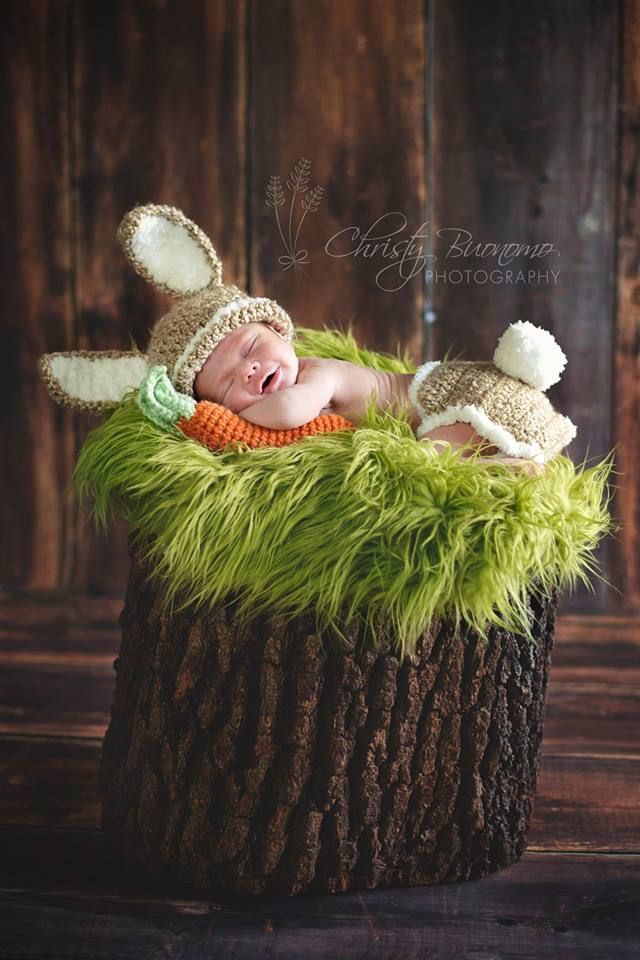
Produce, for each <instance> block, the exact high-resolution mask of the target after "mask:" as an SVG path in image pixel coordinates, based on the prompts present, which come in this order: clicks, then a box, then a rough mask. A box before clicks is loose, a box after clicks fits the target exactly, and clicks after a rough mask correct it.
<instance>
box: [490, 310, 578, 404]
mask: <svg viewBox="0 0 640 960" xmlns="http://www.w3.org/2000/svg"><path fill="white" fill-rule="evenodd" d="M493 362H494V363H495V365H496V367H498V369H499V370H502V372H503V373H506V374H507V375H508V376H510V377H516V378H517V379H518V380H523V381H524V382H525V383H528V384H529V385H530V386H532V387H536V389H538V390H548V389H549V387H550V386H551V385H552V384H554V383H557V382H558V380H559V379H560V377H561V376H562V371H563V370H564V368H565V366H566V364H567V358H566V356H565V355H564V353H563V351H562V349H561V348H560V346H559V344H558V342H557V340H556V339H555V337H554V336H553V334H552V333H549V331H548V330H543V329H542V327H536V326H534V324H533V323H529V322H528V321H527V320H520V321H518V323H512V324H511V326H510V327H507V329H506V330H505V332H504V333H503V334H502V336H501V337H500V340H499V342H498V346H497V347H496V349H495V353H494V354H493Z"/></svg>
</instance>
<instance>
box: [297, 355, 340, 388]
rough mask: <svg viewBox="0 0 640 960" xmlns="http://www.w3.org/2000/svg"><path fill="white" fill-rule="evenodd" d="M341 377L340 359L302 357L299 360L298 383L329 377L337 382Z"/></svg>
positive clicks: (333, 381)
mask: <svg viewBox="0 0 640 960" xmlns="http://www.w3.org/2000/svg"><path fill="white" fill-rule="evenodd" d="M341 377H342V370H341V368H340V361H339V360H330V359H326V358H325V357H301V358H300V359H299V361H298V383H312V382H314V381H318V380H328V379H330V380H331V382H332V383H336V382H339V380H340V379H341Z"/></svg>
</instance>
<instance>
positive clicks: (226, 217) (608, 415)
mask: <svg viewBox="0 0 640 960" xmlns="http://www.w3.org/2000/svg"><path fill="white" fill-rule="evenodd" d="M639 30H640V24H639V6H638V2H637V0H627V2H611V0H584V2H582V3H581V4H578V5H576V4H574V3H571V2H568V0H567V2H559V0H542V2H541V3H538V4H537V5H536V6H535V8H532V7H531V6H530V5H528V4H521V3H516V4H513V3H507V2H506V0H505V2H496V3H492V4H475V3H472V2H471V0H447V2H444V0H431V2H429V3H426V4H425V3H424V2H418V0H406V2H404V3H403V4H401V5H397V4H394V3H392V2H391V0H368V2H364V0H344V2H331V0H320V2H315V3H306V2H303V0H289V2H285V0H275V2H266V0H253V2H251V0H238V2H233V0H227V2H224V0H182V2H180V3H178V2H177V0H123V2H119V3H117V4H111V3H85V2H82V0H57V2H46V0H26V2H25V0H23V2H20V3H18V2H7V3H5V4H3V5H2V6H1V8H0V36H2V38H3V40H2V43H3V54H2V65H1V70H2V94H1V96H2V101H1V102H2V107H1V109H2V129H3V133H4V137H3V150H2V159H1V160H0V163H1V164H2V167H1V168H0V185H1V187H2V191H3V197H4V200H3V215H2V218H0V231H1V237H2V258H3V275H4V285H3V286H4V311H3V335H4V341H3V349H2V351H1V352H0V357H1V361H0V362H1V363H2V375H1V382H2V385H3V391H4V402H3V405H2V425H3V426H2V429H3V434H4V436H3V450H4V452H5V458H4V470H3V483H4V484H5V491H4V496H3V497H2V501H1V502H2V529H3V534H4V549H3V551H2V565H3V567H2V573H1V574H0V577H1V581H2V584H3V586H4V588H5V590H6V591H9V592H11V591H15V590H20V591H25V590H26V591H43V590H45V591H50V590H53V591H64V592H69V593H74V594H80V595H103V596H120V595H121V594H122V591H123V588H124V583H125V579H126V575H127V557H126V550H125V539H126V531H125V530H124V527H123V526H122V524H118V525H116V527H115V528H114V529H113V531H112V532H111V534H110V535H109V536H108V537H106V538H104V537H99V536H97V535H96V533H95V532H94V530H93V526H92V522H91V520H90V518H89V515H88V512H87V511H86V510H85V509H83V508H81V507H80V505H79V504H78V502H77V499H76V497H75V494H74V493H73V491H71V490H69V489H68V484H69V479H70V475H71V470H72V466H73V463H74V459H75V457H76V454H77V451H78V448H79V446H80V445H81V443H82V441H83V438H84V437H85V436H86V433H87V431H88V429H89V428H90V426H91V425H92V421H91V419H90V418H88V417H86V416H84V415H83V416H79V415H76V414H72V413H70V412H68V411H65V410H62V409H59V408H57V407H56V406H55V405H54V404H53V403H52V402H51V401H50V400H49V399H48V397H47V395H46V392H45V389H44V387H43V386H42V385H41V384H40V383H39V380H38V376H37V371H36V359H37V357H38V355H39V354H41V353H42V352H45V351H51V350H65V349H74V348H88V349H105V348H120V347H123V348H126V347H127V346H128V344H129V339H130V336H132V337H133V338H134V339H135V341H136V342H137V343H138V344H139V345H140V346H144V345H145V344H146V340H147V335H148V330H149V328H150V326H151V325H152V324H153V322H154V320H155V319H156V318H157V317H158V316H159V315H160V314H161V313H162V311H163V310H164V309H165V308H166V306H167V301H166V300H164V299H163V298H162V297H161V296H160V295H157V294H155V293H153V291H151V290H150V289H149V288H148V287H147V286H146V285H145V284H144V282H143V281H141V280H140V279H138V278H137V277H136V276H134V275H133V274H132V273H131V272H130V271H129V270H128V268H127V267H126V264H125V262H124V259H123V257H122V255H121V253H120V250H119V248H118V246H117V244H116V241H115V231H116V227H117V224H118V222H119V220H120V218H121V216H122V215H123V213H124V212H125V211H126V210H127V209H129V208H130V207H131V206H132V205H134V204H135V203H138V202H149V201H155V202H160V203H169V204H173V205H176V206H178V207H181V208H182V209H183V210H184V211H185V212H186V213H187V214H188V215H189V216H191V217H192V218H193V219H195V220H196V221H197V222H198V223H199V224H200V225H201V226H202V227H203V228H204V230H205V231H206V232H207V233H208V234H209V236H210V237H211V238H212V240H213V242H214V245H215V246H216V248H217V249H218V251H219V253H220V254H221V257H222V259H223V263H224V269H225V277H226V279H228V280H231V281H234V282H236V283H238V284H240V285H241V286H243V287H244V288H245V289H248V290H250V291H251V292H252V293H254V294H258V295H269V296H273V297H275V298H276V299H277V300H279V301H280V302H282V304H283V305H284V306H285V307H286V308H287V309H288V310H289V311H290V312H291V314H292V316H293V317H294V319H295V320H296V321H297V322H299V323H301V324H305V325H309V326H322V325H323V324H325V323H326V324H329V325H341V326H344V325H346V324H348V323H352V324H353V327H354V330H355V332H356V334H357V335H358V337H359V339H360V340H361V341H362V342H363V343H366V344H367V345H368V346H370V347H373V348H379V349H391V350H393V349H395V348H396V346H397V345H398V344H400V345H401V346H402V347H403V348H404V349H406V350H408V351H409V352H410V353H411V355H412V356H413V358H414V359H415V360H416V361H421V360H424V359H426V358H429V357H438V356H441V355H442V354H443V352H444V351H445V350H447V349H450V350H452V351H453V352H454V353H462V354H463V355H464V356H465V357H466V358H469V359H473V358H477V359H486V358H488V357H490V356H491V353H492V351H493V348H494V346H495V343H496V341H497V338H498V336H499V335H500V333H501V332H502V330H503V329H504V327H505V326H506V324H507V323H509V322H512V321H514V320H517V319H527V320H531V321H532V322H534V323H538V324H541V325H543V326H545V327H547V328H549V329H550V330H552V331H553V332H554V333H555V334H556V335H557V337H558V339H559V340H560V342H561V343H562V346H563V347H564V349H565V351H566V352H567V354H568V356H569V365H568V368H567V370H566V372H565V375H564V377H563V379H562V382H561V383H560V384H559V385H558V386H556V387H555V388H552V391H551V394H550V395H551V397H552V399H553V400H554V402H555V403H556V404H557V405H558V406H559V407H560V408H561V409H562V410H563V411H565V412H566V413H568V414H569V416H571V417H572V418H573V419H574V420H575V421H576V423H577V424H578V427H579V434H578V439H577V440H576V441H575V442H574V444H573V445H572V447H571V450H570V452H571V454H572V456H573V457H574V459H576V460H580V459H582V458H583V457H584V456H585V455H586V456H588V457H593V458H599V457H601V456H603V455H604V454H606V453H607V452H608V451H609V450H611V449H612V448H613V447H614V446H615V445H618V449H617V465H618V471H619V474H618V476H617V478H616V482H617V485H618V489H617V493H616V499H615V510H616V513H617V516H618V518H619V520H620V522H621V523H622V529H621V532H620V534H619V537H618V538H617V539H616V540H610V541H609V542H608V543H607V544H606V545H605V546H604V547H603V549H602V551H601V559H602V562H603V564H604V572H605V575H606V577H607V579H608V580H609V581H610V583H611V585H612V586H606V585H604V584H602V583H600V584H596V587H595V592H594V593H593V594H588V593H587V592H586V591H585V590H582V589H580V590H578V591H577V592H576V593H575V595H574V596H573V598H572V599H571V600H565V602H564V603H565V606H564V609H566V610H569V609H571V610H573V611H575V612H601V613H604V612H607V611H609V612H611V611H615V612H616V613H618V614H620V613H624V614H626V615H629V616H631V617H633V616H635V615H637V612H638V608H639V606H640V571H639V568H638V548H637V533H638V525H639V524H638V517H639V495H638V490H639V486H638V479H637V475H638V470H639V467H640V456H639V453H638V451H639V445H638V422H639V420H640V372H639V354H640V336H639V332H640V319H639V318H640V283H639V282H638V261H639V258H640V250H639V246H638V226H639V221H640V200H639V191H638V186H637V176H636V175H637V169H638V149H639V146H640V134H639V130H640V71H639V68H638V56H637V52H638V35H639ZM302 157H306V158H308V159H309V160H310V161H311V163H312V170H311V184H312V185H313V184H315V183H317V184H319V185H321V186H322V187H323V188H324V195H323V197H322V200H321V202H320V204H319V207H318V210H317V211H316V212H314V213H312V214H309V215H308V216H307V218H306V220H305V223H304V225H303V228H302V230H301V235H300V242H299V244H298V246H299V247H304V248H305V249H307V250H308V252H309V260H310V263H309V264H308V265H306V266H305V267H304V270H305V273H304V275H302V274H300V275H296V273H295V271H294V270H292V269H290V270H284V269H283V267H282V264H281V263H280V262H279V257H280V256H281V255H282V254H283V253H284V249H283V247H282V244H281V240H280V237H279V234H278V231H277V228H276V223H275V218H274V212H273V210H272V209H271V208H270V207H268V206H267V204H266V202H265V188H266V185H267V182H268V180H269V178H270V177H271V176H274V175H279V176H280V177H281V179H282V182H283V184H284V183H285V181H286V179H287V177H288V175H289V173H290V171H291V169H292V167H293V166H294V164H295V163H296V162H297V161H298V160H299V159H300V158H302ZM282 209H283V210H285V209H286V208H282ZM393 212H396V213H399V212H400V213H403V214H404V215H405V216H406V218H407V221H408V226H407V230H406V231H405V235H406V234H408V233H409V232H411V231H413V230H417V229H418V228H419V227H420V225H421V224H422V223H424V222H427V223H428V228H427V232H428V233H429V238H428V239H426V240H425V241H423V243H424V244H425V247H426V250H425V252H426V253H427V254H429V255H435V256H437V257H438V260H437V261H435V262H437V263H438V265H439V266H440V267H443V266H444V267H446V266H448V267H452V266H460V265H461V264H460V263H456V264H452V263H446V258H445V254H446V250H447V247H448V243H449V241H448V239H447V235H446V234H445V235H443V237H442V238H438V236H437V235H436V231H437V230H438V229H440V228H452V227H459V228H461V229H465V230H468V231H469V232H470V233H471V234H472V235H473V237H474V238H475V239H477V240H483V241H494V242H499V243H507V242H516V241H519V242H528V243H545V242H547V243H553V244H554V247H555V249H556V250H557V251H559V254H560V256H559V257H557V258H556V259H555V261H554V260H553V258H550V259H546V260H544V261H539V262H537V263H536V262H535V261H534V262H533V263H532V262H530V261H529V260H527V259H526V258H524V259H521V260H519V261H517V263H516V264H515V265H514V266H516V267H517V266H522V267H523V268H524V269H528V268H530V267H533V268H536V269H548V268H553V269H559V270H560V278H559V280H558V283H557V284H553V283H551V282H549V283H531V284H528V285H523V284H520V285H515V284H512V285H508V284H502V285H496V284H490V283H484V284H483V283H480V282H475V283H474V282H470V283H460V284H457V285H456V284H453V283H448V284H445V283H426V282H425V278H424V271H421V272H420V273H418V274H417V275H416V276H414V277H413V278H412V279H410V280H408V282H406V284H405V285H404V286H402V287H401V288H400V289H398V290H396V291H394V292H384V291H383V290H381V289H380V288H379V286H377V284H376V274H377V273H378V271H379V270H380V269H381V268H382V267H383V266H385V264H386V263H388V261H385V260H383V259H382V258H381V257H379V256H378V257H373V258H365V257H344V258H340V259H338V258H332V257H330V256H328V255H327V253H326V252H325V244H326V242H327V240H328V239H329V238H330V237H331V236H332V235H333V234H335V233H336V232H337V231H338V230H341V229H344V228H346V227H349V226H351V225H357V226H358V227H360V228H361V230H362V231H365V230H366V229H367V228H368V227H370V226H371V225H372V224H374V222H375V221H376V220H377V219H378V218H379V217H381V216H383V215H384V214H387V213H393ZM490 265H491V266H495V265H496V264H495V261H493V262H491V261H490ZM486 266H487V263H486V261H482V260H474V259H472V258H468V259H466V260H465V262H464V267H465V268H472V269H473V268H484V267H486ZM95 422H96V421H93V423H95Z"/></svg>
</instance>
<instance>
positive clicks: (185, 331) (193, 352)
mask: <svg viewBox="0 0 640 960" xmlns="http://www.w3.org/2000/svg"><path fill="white" fill-rule="evenodd" d="M118 240H119V241H120V244H121V246H122V249H123V252H124V255H125V257H126V258H127V260H128V261H129V263H130V264H131V266H132V267H133V268H134V270H135V271H136V272H137V273H138V274H140V276H141V277H144V279H145V280H148V281H149V283H151V284H153V286H155V287H157V288H158V289H159V290H162V291H163V292H164V293H168V294H169V295H170V296H172V297H174V298H175V299H176V301H177V302H176V304H175V305H174V306H173V308H172V309H171V310H170V311H169V313H167V314H165V316H164V317H162V318H161V319H160V320H158V322H157V323H156V325H155V326H154V328H153V330H152V331H151V337H150V339H149V345H148V348H147V353H146V354H144V353H140V352H136V351H122V352H120V351H114V350H106V351H70V352H66V353H47V354H45V355H44V356H42V357H41V358H40V360H39V361H38V367H39V370H40V375H41V376H42V379H43V380H44V382H45V384H46V385H47V389H48V391H49V393H50V395H51V396H52V397H53V399H54V400H56V401H57V402H58V403H61V404H64V405H66V406H72V407H79V408H82V409H85V410H104V409H107V408H109V407H113V406H116V405H117V404H118V403H119V402H120V400H121V399H122V397H123V395H124V394H125V392H126V391H127V390H129V389H131V388H134V389H136V388H137V387H139V386H140V384H141V382H142V380H143V379H144V377H145V376H146V375H147V373H148V372H149V369H150V368H151V367H154V366H158V365H163V366H166V368H167V371H168V376H169V379H170V380H171V382H172V384H173V385H174V387H175V388H176V390H178V391H180V393H185V394H188V395H190V396H192V395H193V382H194V380H195V378H196V375H197V374H198V371H199V370H200V369H201V368H202V367H203V365H204V363H205V361H206V359H207V357H208V356H209V354H210V353H211V351H212V350H213V349H214V347H215V346H216V345H217V344H218V343H219V342H220V341H221V340H222V339H223V338H224V337H226V335H227V334H228V333H231V331H232V330H235V329H236V327H239V326H241V325H242V324H244V323H259V322H262V323H268V324H269V325H270V326H271V327H273V329H274V330H275V331H276V332H277V333H279V334H280V335H281V336H282V337H284V339H285V340H287V341H291V340H292V339H293V335H294V330H293V324H292V322H291V318H290V317H289V315H288V314H287V313H286V311H285V310H283V309H282V307H281V306H279V304H277V303H276V302H275V301H274V300H269V299H267V298H266V297H250V296H249V295H248V294H246V293H244V292H243V291H242V290H240V289H239V288H238V287H236V286H234V285H233V284H223V283H222V264H221V262H220V259H219V257H218V255H217V253H216V251H215V250H214V248H213V246H212V244H211V241H210V240H209V238H208V237H207V236H206V234H204V233H203V232H202V230H201V229H200V228H199V227H197V226H196V224H195V223H192V221H191V220H189V219H187V217H185V215H184V214H183V213H182V212H181V211H180V210H177V209H176V208H175V207H165V206H158V205H156V204H148V205H146V206H141V207H134V209H133V210H130V211H129V213H127V214H126V216H125V217H124V219H123V220H122V223H121V224H120V226H119V227H118Z"/></svg>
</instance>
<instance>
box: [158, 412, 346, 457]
mask: <svg viewBox="0 0 640 960" xmlns="http://www.w3.org/2000/svg"><path fill="white" fill-rule="evenodd" d="M177 426H178V429H179V430H181V431H182V432H183V433H184V434H185V435H186V436H187V437H191V438H192V439H193V440H198V441H199V442H200V443H203V444H204V445H205V447H209V449H210V450H219V449H220V448H221V447H225V446H226V445H227V444H228V443H231V442H232V441H233V440H241V441H242V442H243V443H246V444H247V445H248V446H249V447H253V448H255V447H285V446H287V444H289V443H296V441H298V440H302V439H303V438H304V437H312V436H313V435H314V434H316V433H331V432H333V431H334V430H344V429H345V428H346V427H352V426H353V424H352V423H351V422H350V421H349V420H345V418H344V417H341V416H338V415H337V414H333V413H328V414H323V415H322V416H319V417H316V418H315V420H311V421H310V422H309V423H305V424H304V425H303V426H301V427H294V428H293V429H291V430H273V429H270V428H269V427H259V426H257V425H256V424H255V423H249V421H248V420H244V419H243V418H242V417H239V416H238V414H237V413H232V412H231V410H227V408H226V407H221V406H220V404H218V403H211V402H210V401H209V400H200V401H199V402H198V403H197V404H196V409H195V413H194V414H193V416H192V417H189V418H188V419H187V418H186V417H182V418H181V419H180V420H179V421H178V424H177Z"/></svg>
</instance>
